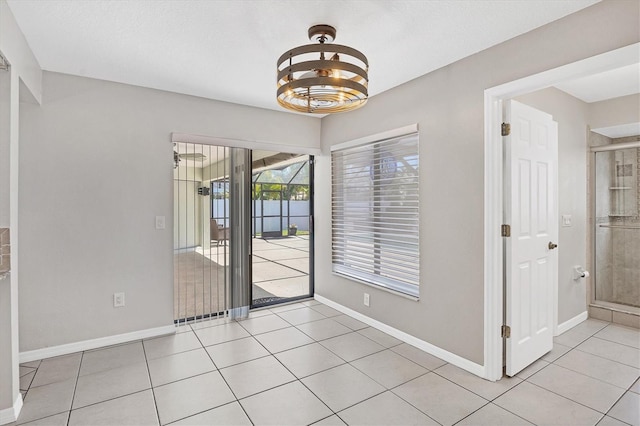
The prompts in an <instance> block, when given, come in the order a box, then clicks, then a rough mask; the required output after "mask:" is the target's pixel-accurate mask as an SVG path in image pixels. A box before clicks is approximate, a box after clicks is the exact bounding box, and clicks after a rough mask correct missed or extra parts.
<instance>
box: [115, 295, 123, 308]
mask: <svg viewBox="0 0 640 426" xmlns="http://www.w3.org/2000/svg"><path fill="white" fill-rule="evenodd" d="M123 306H124V293H113V307H114V308H121V307H123Z"/></svg>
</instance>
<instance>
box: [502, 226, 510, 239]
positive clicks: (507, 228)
mask: <svg viewBox="0 0 640 426" xmlns="http://www.w3.org/2000/svg"><path fill="white" fill-rule="evenodd" d="M500 234H501V235H502V236H503V237H510V236H511V225H502V226H501V227H500Z"/></svg>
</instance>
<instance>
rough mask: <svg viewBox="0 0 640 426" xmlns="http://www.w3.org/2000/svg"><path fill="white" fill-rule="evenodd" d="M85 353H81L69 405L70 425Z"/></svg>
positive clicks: (68, 418)
mask: <svg viewBox="0 0 640 426" xmlns="http://www.w3.org/2000/svg"><path fill="white" fill-rule="evenodd" d="M84 353H85V351H82V352H81V355H80V364H78V374H77V375H76V384H75V386H74V387H73V396H72V397H71V406H70V407H69V416H68V417H67V426H69V422H70V421H71V412H72V411H73V403H74V402H75V400H76V391H77V390H78V381H79V380H80V370H82V360H83V359H84ZM41 364H42V363H41Z"/></svg>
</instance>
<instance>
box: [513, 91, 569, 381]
mask: <svg viewBox="0 0 640 426" xmlns="http://www.w3.org/2000/svg"><path fill="white" fill-rule="evenodd" d="M505 114H506V116H507V120H508V122H510V123H511V135H510V136H509V137H507V138H506V140H505V223H508V224H511V237H510V238H506V241H505V254H506V256H505V261H506V274H505V275H506V287H505V302H506V303H505V312H506V315H505V317H506V323H507V325H509V326H510V327H511V337H510V338H508V339H506V368H507V375H509V376H513V375H515V374H517V373H518V372H519V371H521V370H522V369H524V368H525V367H527V366H528V365H529V364H531V363H532V362H534V361H535V360H537V359H538V358H540V357H541V356H542V355H544V354H545V353H547V352H548V351H550V350H551V348H552V346H553V321H554V312H553V307H554V299H553V298H554V294H553V291H554V289H555V280H556V279H557V250H552V249H550V248H549V243H550V242H553V243H557V236H558V220H557V215H558V214H557V181H556V176H557V155H558V148H557V144H558V143H557V141H558V137H557V134H558V131H557V123H556V122H554V121H553V119H552V117H551V116H550V115H549V114H546V113H544V112H542V111H538V110H536V109H534V108H531V107H528V106H526V105H523V104H520V103H518V102H515V101H509V102H506V103H505Z"/></svg>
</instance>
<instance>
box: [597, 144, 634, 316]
mask: <svg viewBox="0 0 640 426" xmlns="http://www.w3.org/2000/svg"><path fill="white" fill-rule="evenodd" d="M594 135H595V136H594ZM637 140H640V137H638V136H634V137H630V138H619V139H608V138H605V137H604V136H601V135H596V134H593V133H592V141H591V142H592V145H603V144H607V142H609V143H613V144H615V143H624V142H632V141H637ZM614 153H615V154H614ZM621 155H622V152H621V151H614V152H603V153H598V154H597V156H602V157H600V161H598V159H596V171H595V174H596V192H595V196H596V212H595V213H596V218H595V219H596V276H595V279H596V299H597V300H602V301H607V302H613V303H621V304H624V305H631V306H638V307H640V229H629V228H628V227H640V215H639V212H640V161H638V159H640V149H627V150H624V160H623V161H622V160H621ZM616 160H617V163H616ZM621 187H624V188H630V189H628V190H622V189H612V188H621ZM600 225H605V226H606V225H610V226H625V228H615V227H602V226H600Z"/></svg>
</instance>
